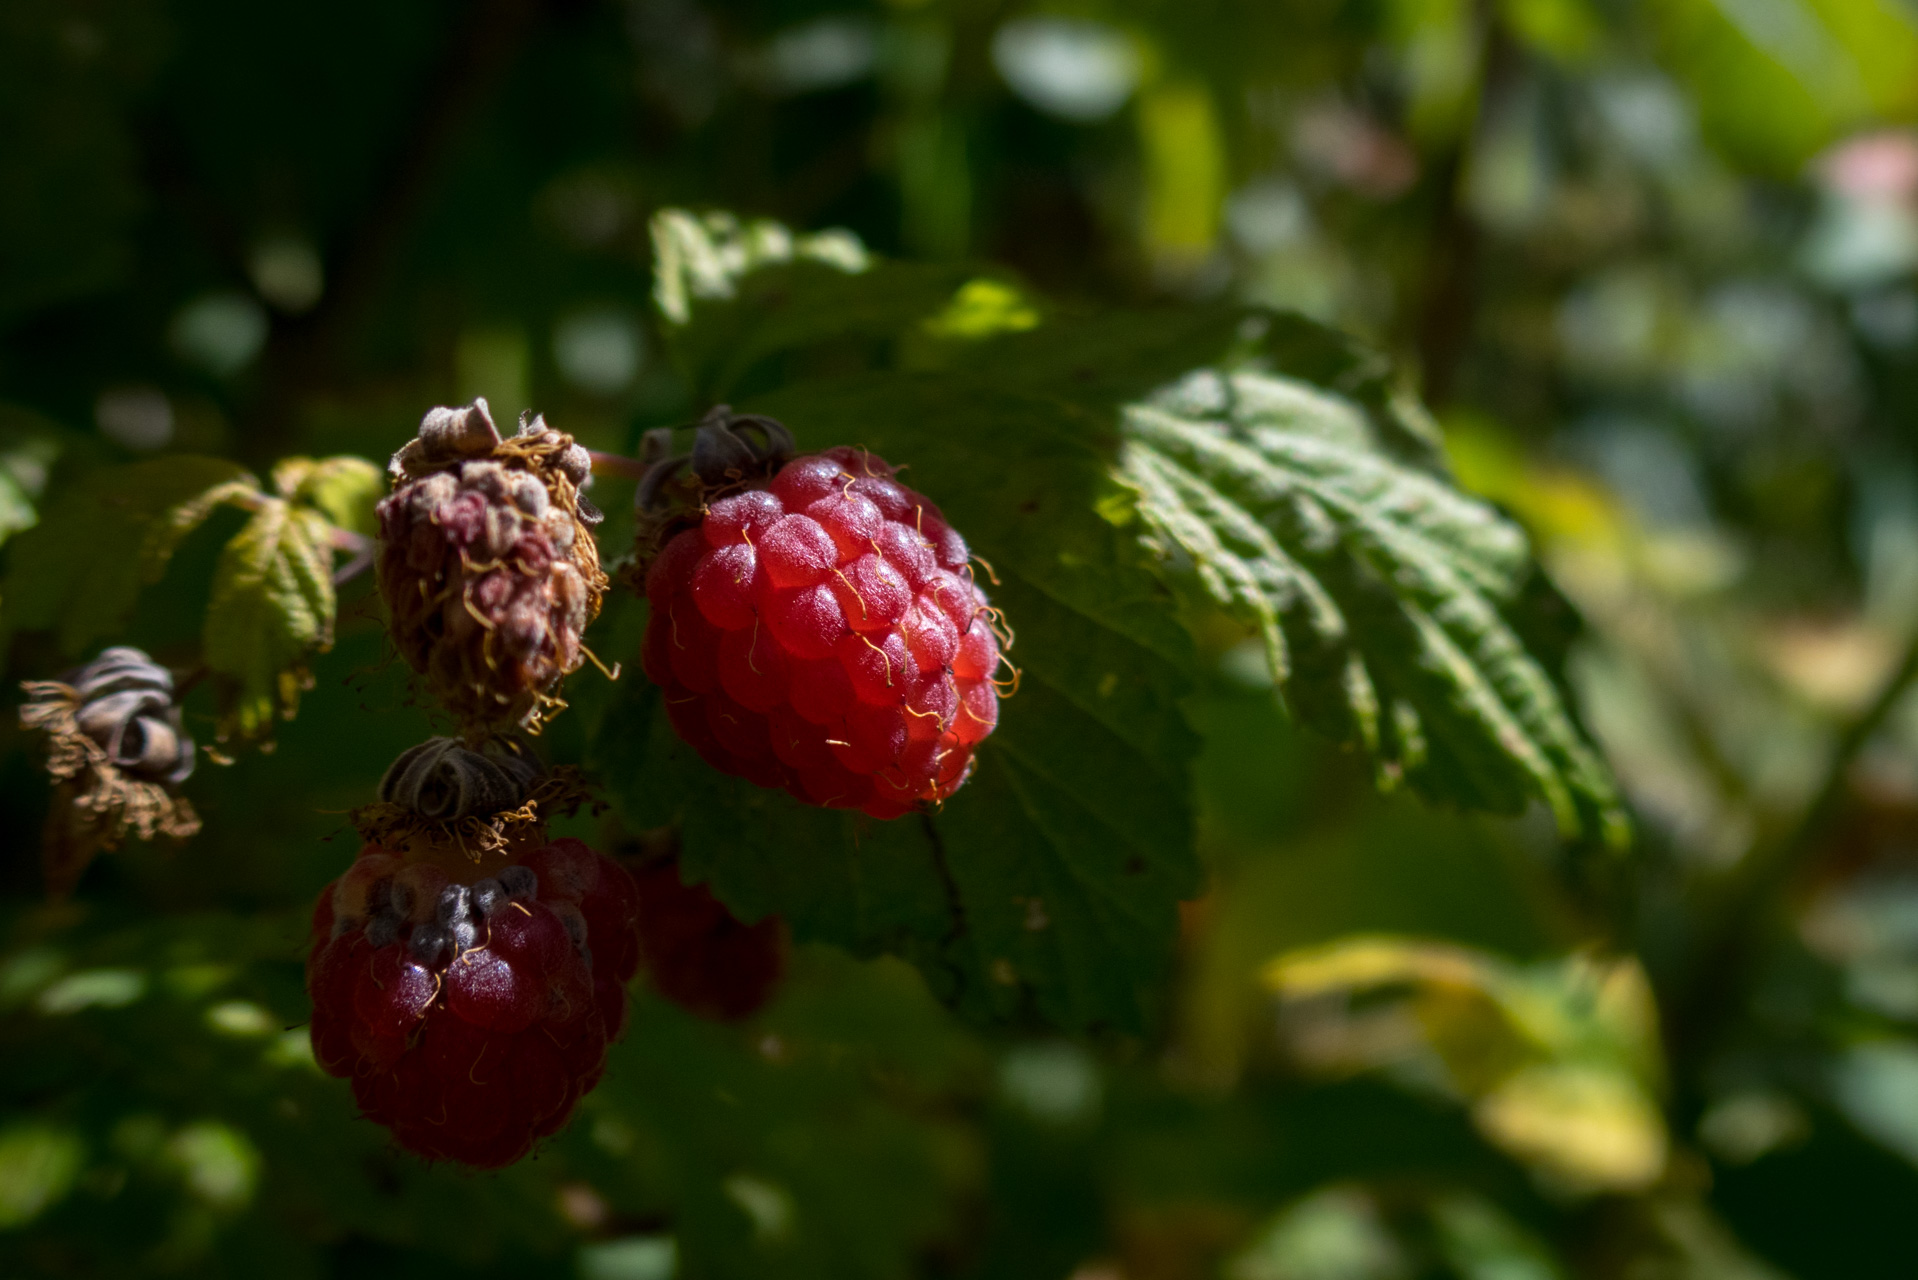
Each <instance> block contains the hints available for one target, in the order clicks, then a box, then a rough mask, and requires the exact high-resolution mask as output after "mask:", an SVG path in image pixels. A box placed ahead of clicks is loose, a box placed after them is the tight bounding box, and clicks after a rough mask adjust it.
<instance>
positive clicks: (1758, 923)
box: [1666, 635, 1918, 1058]
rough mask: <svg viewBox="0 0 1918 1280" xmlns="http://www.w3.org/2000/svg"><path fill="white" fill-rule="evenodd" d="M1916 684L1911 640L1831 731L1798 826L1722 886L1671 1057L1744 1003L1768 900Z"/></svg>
mask: <svg viewBox="0 0 1918 1280" xmlns="http://www.w3.org/2000/svg"><path fill="white" fill-rule="evenodd" d="M1914 680H1918V635H1914V636H1913V637H1912V638H1911V639H1910V640H1909V641H1908V642H1907V644H1906V646H1905V651H1904V654H1903V656H1902V657H1901V658H1900V659H1899V662H1898V665H1897V667H1896V668H1894V669H1893V671H1892V672H1891V674H1890V675H1888V676H1887V677H1886V678H1885V682H1884V684H1883V685H1881V686H1880V688H1879V690H1878V694H1877V696H1876V697H1875V698H1873V699H1872V701H1871V704H1870V705H1869V706H1867V707H1866V708H1865V709H1864V710H1863V711H1861V712H1859V713H1858V715H1857V716H1856V717H1854V718H1853V719H1852V721H1851V722H1850V723H1849V724H1847V725H1846V726H1845V727H1844V729H1843V730H1842V731H1841V732H1840V733H1839V735H1838V740H1837V742H1836V743H1834V744H1833V746H1832V752H1831V758H1830V760H1829V761H1828V762H1827V763H1826V765H1825V772H1824V776H1823V778H1822V779H1821V781H1820V782H1819V786H1818V789H1817V791H1816V792H1814V793H1813V795H1812V798H1811V800H1810V802H1809V803H1807V804H1806V806H1805V808H1804V810H1803V811H1802V812H1801V813H1800V814H1799V817H1798V821H1796V822H1795V823H1793V824H1792V825H1791V826H1790V827H1789V828H1787V829H1786V830H1785V831H1784V832H1783V833H1782V834H1781V835H1780V836H1779V838H1778V839H1777V840H1775V841H1773V842H1771V843H1770V844H1767V845H1762V846H1760V847H1759V848H1757V849H1755V850H1753V851H1752V853H1751V854H1750V856H1748V857H1747V858H1746V859H1745V860H1744V862H1743V863H1742V864H1741V865H1740V867H1739V868H1738V870H1737V872H1735V873H1734V875H1733V877H1732V878H1731V880H1730V882H1729V883H1728V884H1726V886H1725V888H1724V891H1723V893H1722V894H1721V895H1720V897H1719V900H1718V902H1717V905H1716V907H1715V908H1708V910H1709V912H1710V914H1709V917H1708V919H1707V920H1706V922H1705V924H1704V926H1703V927H1702V928H1701V930H1700V933H1701V935H1702V937H1701V941H1700V945H1699V946H1698V947H1697V948H1696V950H1695V952H1694V955H1695V960H1694V962H1693V965H1692V977H1691V979H1690V981H1689V983H1688V984H1687V988H1686V990H1685V991H1684V992H1683V993H1682V994H1681V997H1680V999H1679V1000H1678V1001H1677V1002H1675V1004H1674V1006H1673V1008H1672V1009H1671V1011H1670V1013H1669V1015H1668V1016H1667V1018H1666V1027H1667V1037H1668V1043H1669V1044H1670V1045H1671V1050H1672V1055H1673V1057H1675V1058H1685V1057H1690V1056H1691V1055H1693V1054H1696V1053H1699V1052H1701V1051H1705V1050H1708V1049H1709V1048H1710V1046H1711V1045H1712V1044H1713V1043H1714V1042H1715V1040H1716V1039H1717V1036H1718V1033H1719V1031H1720V1030H1721V1029H1722V1027H1723V1026H1724V1024H1725V1022H1726V1021H1727V1019H1728V1018H1729V1017H1730V1016H1731V1015H1732V1014H1733V1013H1735V1012H1736V1011H1737V1010H1738V1009H1740V1008H1742V1007H1743V1006H1744V996H1745V993H1746V990H1747V988H1748V987H1749V986H1750V979H1751V974H1750V969H1751V967H1752V964H1753V961H1754V960H1755V959H1756V953H1757V951H1758V949H1759V945H1760V943H1761V942H1762V941H1763V940H1764V936H1765V934H1766V933H1767V932H1768V931H1769V930H1770V928H1771V926H1772V924H1773V923H1774V922H1775V920H1776V915H1777V912H1776V899H1777V898H1778V896H1779V895H1780V894H1782V893H1783V892H1784V891H1785V890H1786V889H1788V888H1790V886H1791V884H1792V883H1793V881H1795V880H1796V879H1797V878H1798V876H1799V875H1800V874H1802V873H1803V871H1804V870H1805V868H1806V867H1807V866H1808V865H1809V864H1810V863H1811V862H1812V861H1813V860H1814V859H1815V858H1816V856H1817V854H1818V853H1819V851H1820V849H1821V848H1822V847H1823V845H1822V842H1823V839H1824V837H1825V834H1826V832H1827V830H1828V829H1829V827H1830V826H1831V823H1832V821H1833V820H1834V819H1835V818H1837V817H1838V815H1839V814H1840V813H1841V812H1842V811H1843V809H1844V803H1845V799H1846V788H1847V784H1848V783H1849V781H1850V776H1851V767H1852V765H1853V764H1854V763H1855V762H1856V761H1857V759H1858V756H1859V753H1860V752H1862V751H1863V750H1864V749H1865V747H1866V745H1867V744H1869V743H1870V742H1871V739H1872V737H1873V736H1874V735H1875V734H1877V732H1878V731H1879V730H1880V729H1882V728H1883V727H1884V725H1885V721H1886V720H1887V719H1889V718H1890V716H1891V713H1892V712H1893V711H1895V710H1897V708H1898V704H1899V703H1900V702H1901V701H1903V700H1904V696H1905V694H1906V693H1908V692H1910V690H1911V687H1912V683H1913V681H1914Z"/></svg>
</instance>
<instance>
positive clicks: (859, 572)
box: [639, 407, 1002, 818]
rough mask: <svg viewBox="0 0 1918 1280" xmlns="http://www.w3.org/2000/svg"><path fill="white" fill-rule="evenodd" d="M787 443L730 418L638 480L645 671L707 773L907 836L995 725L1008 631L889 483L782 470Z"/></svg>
mask: <svg viewBox="0 0 1918 1280" xmlns="http://www.w3.org/2000/svg"><path fill="white" fill-rule="evenodd" d="M748 430H752V431H757V432H758V433H760V434H762V435H763V437H764V439H765V443H764V444H763V445H758V446H755V445H754V443H753V441H752V440H751V437H750V435H748V434H747V432H748ZM788 440H789V437H786V435H785V429H784V428H783V427H781V426H779V424H777V423H774V422H772V421H771V420H770V419H764V418H756V417H755V418H735V417H733V416H731V415H730V414H728V413H727V412H726V411H725V410H724V409H723V407H722V409H720V410H716V411H715V412H714V414H713V415H711V416H709V417H708V419H707V420H706V421H705V422H704V423H702V424H701V426H700V429H699V439H698V440H697V441H696V442H695V444H694V447H693V453H692V455H691V457H690V458H689V459H673V460H670V461H664V462H660V463H657V464H655V467H654V469H653V471H652V472H649V474H648V476H647V478H646V479H645V480H644V481H643V482H642V484H641V487H640V501H641V504H642V516H643V517H647V518H643V519H642V529H641V538H642V542H641V555H640V556H639V559H640V561H641V562H642V563H643V565H644V567H645V590H646V598H647V600H648V601H649V602H650V604H651V607H652V613H651V617H650V619H649V620H648V622H647V627H646V638H645V647H644V651H643V655H642V660H643V664H644V666H645V669H646V674H647V675H649V676H650V677H652V679H653V681H654V682H655V683H657V684H658V685H659V686H660V688H661V689H662V690H664V692H665V695H666V710H667V714H668V717H669V718H670V719H671V721H672V723H673V727H674V728H675V729H676V730H677V731H678V733H679V735H680V737H682V738H684V739H685V740H686V741H687V742H688V743H690V744H691V745H692V746H693V747H694V748H695V749H696V750H698V752H699V753H700V754H701V755H702V756H703V757H705V759H706V760H707V761H708V762H709V763H710V764H712V765H713V766H714V767H715V768H718V769H721V770H723V771H725V772H727V773H731V774H736V775H738V776H740V777H744V778H748V779H750V780H752V781H753V782H755V783H758V784H759V785H761V786H766V787H783V788H785V789H786V790H787V791H789V792H791V793H792V794H793V795H794V796H796V797H798V798H799V799H800V800H803V801H805V802H806V803H808V804H815V805H824V806H829V807H832V808H846V809H863V810H865V811H866V812H867V813H869V814H872V815H873V816H874V817H878V818H896V817H899V816H901V815H903V814H905V813H908V812H910V811H912V810H913V809H915V808H918V807H921V806H923V805H928V804H933V803H937V802H938V801H941V800H943V799H945V798H946V797H947V796H949V795H951V794H952V793H953V792H954V791H955V790H957V789H958V788H959V787H960V785H962V784H963V783H964V782H965V780H966V777H967V775H968V774H969V773H970V772H971V768H972V752H973V748H974V747H975V746H976V745H977V744H978V743H979V741H980V740H981V739H983V738H984V737H985V736H986V735H987V734H989V733H991V732H992V730H993V726H994V725H995V724H996V723H997V721H998V716H999V693H998V689H997V687H996V686H995V685H994V683H993V679H994V676H995V673H996V669H997V667H998V666H999V662H1000V647H1001V643H1002V636H1001V631H1000V629H999V615H998V614H997V612H996V611H995V610H994V609H993V608H992V606H991V605H990V604H989V603H988V602H987V599H986V595H985V592H983V591H982V590H980V588H979V584H978V583H977V582H976V581H975V580H974V577H973V573H972V566H971V557H970V553H969V552H968V551H967V549H966V544H965V541H964V539H962V538H961V537H960V536H959V534H958V533H957V532H955V531H954V530H953V529H952V527H951V526H950V525H948V524H947V523H946V521H945V518H944V516H942V515H941V514H940V512H939V508H937V507H936V506H934V505H933V504H932V503H931V502H929V501H927V500H926V499H925V498H924V497H922V496H921V495H919V494H917V493H915V492H913V491H912V490H911V489H909V488H907V487H906V486H905V485H902V484H900V483H899V481H898V480H897V479H896V477H895V473H894V468H893V467H892V466H890V465H889V464H888V463H886V462H885V461H884V460H883V459H881V458H878V457H876V456H874V455H873V454H871V453H868V452H865V451H864V450H859V449H850V448H837V449H829V450H827V451H826V452H824V453H819V454H810V455H807V456H803V457H798V458H793V459H791V460H790V461H785V460H784V457H785V453H786V447H785V446H786V444H787V442H788ZM688 461H690V463H691V467H690V468H685V466H684V464H685V463H686V462H688ZM685 471H689V472H690V474H683V472H685Z"/></svg>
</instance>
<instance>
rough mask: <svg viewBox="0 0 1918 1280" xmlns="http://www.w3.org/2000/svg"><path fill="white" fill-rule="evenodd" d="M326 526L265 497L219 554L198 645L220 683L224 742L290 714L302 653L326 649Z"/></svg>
mask: <svg viewBox="0 0 1918 1280" xmlns="http://www.w3.org/2000/svg"><path fill="white" fill-rule="evenodd" d="M332 532H333V526H332V525H330V524H329V523H328V522H327V520H326V517H325V516H323V515H321V514H320V513H319V512H318V511H315V510H313V509H311V508H309V507H305V506H301V505H297V504H295V503H292V502H288V501H287V500H285V499H283V498H266V499H263V500H262V501H261V502H260V505H259V507H258V509H256V510H255V511H254V513H253V518H252V519H251V520H249V521H247V523H246V527H245V528H243V529H241V530H240V532H239V533H238V534H237V535H235V537H234V539H233V541H231V542H229V543H228V544H227V546H226V549H225V550H224V551H222V552H221V553H220V560H219V564H218V566H217V567H216V569H215V571H214V579H213V599H212V601H211V603H210V604H209V605H208V607H207V615H206V627H205V631H204V632H203V635H202V639H201V648H202V653H203V656H204V657H205V659H206V664H207V666H208V668H209V669H210V670H211V671H212V672H213V674H214V675H215V676H216V677H217V678H218V679H219V681H220V685H221V694H222V697H221V704H222V705H221V714H220V727H219V736H220V738H221V740H222V741H224V740H227V739H230V738H239V739H243V740H244V739H256V738H261V737H264V736H266V735H267V734H269V733H270V732H271V731H272V726H273V722H274V720H275V719H276V718H279V717H291V716H292V714H293V712H294V710H295V709H296V708H297V706H298V704H299V696H300V693H301V692H302V691H303V690H304V689H306V688H307V687H309V686H310V684H311V677H310V676H309V675H308V673H307V670H306V659H307V657H308V656H309V655H310V654H312V653H313V652H314V651H316V650H325V649H327V648H330V647H331V646H332V643H333V611H334V595H333V577H332V561H333V555H332V551H331V548H330V539H331V537H332Z"/></svg>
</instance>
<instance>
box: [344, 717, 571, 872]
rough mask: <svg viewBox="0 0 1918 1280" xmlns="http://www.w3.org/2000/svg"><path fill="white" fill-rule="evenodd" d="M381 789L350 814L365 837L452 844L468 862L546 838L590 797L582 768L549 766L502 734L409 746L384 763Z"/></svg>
mask: <svg viewBox="0 0 1918 1280" xmlns="http://www.w3.org/2000/svg"><path fill="white" fill-rule="evenodd" d="M379 795H380V798H379V801H378V802H377V803H375V804H369V805H364V806H362V807H360V808H358V809H355V810H354V811H353V814H352V821H353V825H354V827H355V828H356V829H357V830H358V831H359V833H360V837H361V839H363V840H364V841H366V843H368V844H377V845H380V846H382V847H384V848H388V849H393V850H408V849H413V850H418V849H422V848H433V849H440V850H451V851H453V852H454V855H455V856H456V857H457V858H458V859H459V860H463V861H471V862H482V861H485V860H487V859H490V858H497V857H501V856H506V855H509V854H511V853H513V852H514V851H523V850H525V849H527V848H531V847H534V846H537V845H539V844H541V843H544V842H545V840H546V823H547V820H548V819H550V818H553V817H558V816H564V815H566V814H570V813H573V812H576V811H577V810H578V809H579V808H580V806H581V805H585V804H591V803H593V800H592V796H591V794H590V793H589V792H588V791H587V789H586V787H585V785H584V783H583V782H582V781H581V779H580V776H579V771H578V770H577V769H574V768H572V767H571V766H568V765H560V766H558V767H556V768H552V769H548V768H545V767H544V766H543V765H541V763H540V762H539V760H538V759H537V758H536V757H535V756H534V755H533V754H532V752H531V751H530V750H529V749H527V747H526V746H525V745H524V744H523V743H519V742H515V741H512V740H510V739H503V738H493V739H489V740H487V741H485V742H484V743H482V744H481V745H480V746H478V747H469V746H467V745H466V744H464V743H462V742H461V741H460V740H458V739H456V738H446V737H439V738H429V739H427V740H426V741H425V742H422V743H420V744H419V745H418V746H415V747H409V748H407V749H406V750H405V751H403V752H401V753H400V755H399V756H398V757H397V758H396V759H395V760H394V761H393V763H392V764H391V765H389V766H387V770H386V774H385V776H384V777H382V778H381V779H380V791H379Z"/></svg>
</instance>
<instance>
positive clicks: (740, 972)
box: [634, 862, 786, 1022]
mask: <svg viewBox="0 0 1918 1280" xmlns="http://www.w3.org/2000/svg"><path fill="white" fill-rule="evenodd" d="M634 879H635V880H636V881H637V882H638V885H639V948H640V954H641V955H642V956H643V957H644V958H645V961H646V971H647V974H648V975H649V976H650V978H651V979H652V984H653V987H654V989H655V990H657V991H658V992H659V993H660V994H661V995H663V996H665V997H666V998H667V999H668V1000H671V1001H672V1002H673V1003H674V1004H676V1005H679V1006H680V1007H681V1008H683V1009H686V1010H688V1011H689V1012H692V1013H696V1014H698V1015H700V1016H701V1017H703V1018H714V1019H718V1020H719V1021H722V1022H730V1021H735V1020H737V1019H740V1018H745V1017H749V1016H750V1015H752V1014H753V1013H755V1012H756V1011H758V1009H759V1008H760V1007H761V1006H762V1005H764V1004H765V1003H766V1001H767V1000H768V999H769V998H771V996H772V993H773V991H774V989H775V988H777V987H778V985H779V979H780V978H781V977H782V976H784V974H785V972H786V930H785V926H784V925H783V924H782V923H781V921H780V920H779V918H778V917H777V916H769V917H767V918H766V919H764V920H761V921H760V922H759V923H758V924H742V923H740V921H739V920H738V919H737V918H736V917H735V916H734V915H733V913H732V912H730V911H728V910H727V909H726V907H725V904H723V903H722V902H720V901H719V899H717V898H715V897H713V895H712V893H711V892H710V891H709V890H708V889H707V888H706V886H705V885H703V884H681V883H680V879H679V866H678V864H677V863H674V862H664V863H660V864H658V865H655V866H652V867H648V868H646V869H645V870H643V871H640V872H639V873H638V874H636V875H635V876H634Z"/></svg>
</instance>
